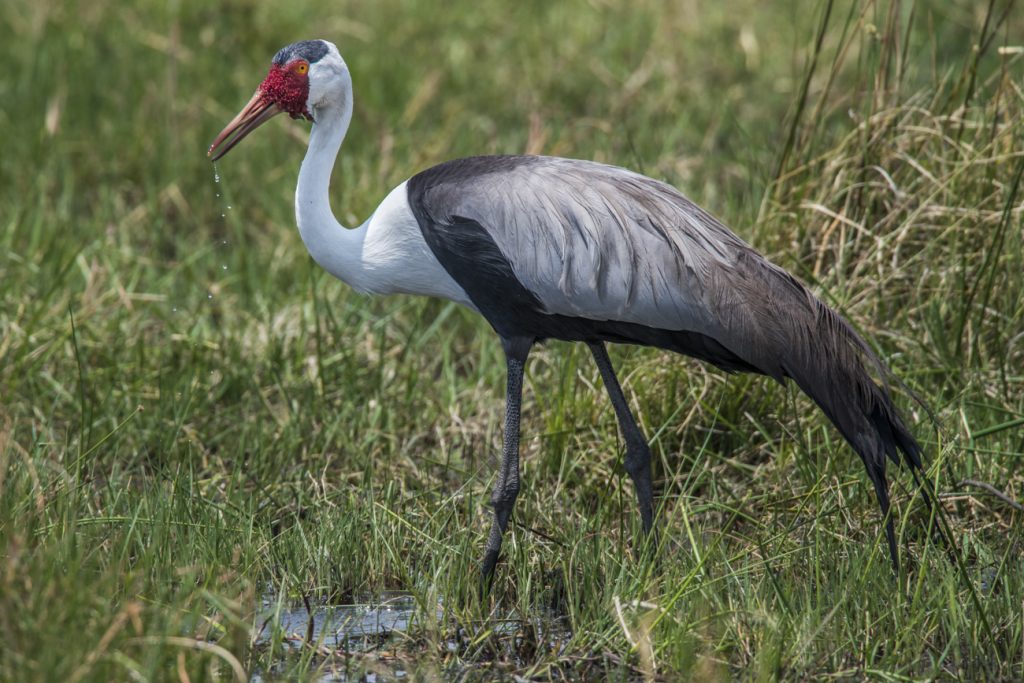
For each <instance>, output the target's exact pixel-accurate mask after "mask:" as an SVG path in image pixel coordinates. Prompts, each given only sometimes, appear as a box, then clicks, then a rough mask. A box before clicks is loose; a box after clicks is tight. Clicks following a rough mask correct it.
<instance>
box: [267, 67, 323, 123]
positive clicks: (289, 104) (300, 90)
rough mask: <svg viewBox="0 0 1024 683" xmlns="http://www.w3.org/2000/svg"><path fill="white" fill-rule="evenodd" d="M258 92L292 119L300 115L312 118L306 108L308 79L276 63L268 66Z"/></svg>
mask: <svg viewBox="0 0 1024 683" xmlns="http://www.w3.org/2000/svg"><path fill="white" fill-rule="evenodd" d="M260 94H262V95H263V99H264V100H265V101H270V102H273V103H274V104H276V105H277V106H278V107H280V108H281V109H282V110H284V111H286V112H288V113H289V114H290V115H291V117H292V118H293V119H297V118H299V117H300V116H304V117H306V118H307V119H308V118H312V117H311V116H310V115H309V112H308V111H307V110H306V98H308V97H309V80H308V79H307V78H306V77H305V76H302V75H300V74H297V73H295V72H294V71H291V70H290V69H285V68H283V67H280V66H277V65H274V66H272V67H270V73H268V74H267V77H266V78H264V79H263V83H261V84H260Z"/></svg>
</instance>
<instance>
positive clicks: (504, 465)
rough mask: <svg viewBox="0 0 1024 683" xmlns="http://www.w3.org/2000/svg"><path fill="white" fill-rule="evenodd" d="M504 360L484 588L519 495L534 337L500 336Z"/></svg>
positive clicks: (488, 582) (482, 570)
mask: <svg viewBox="0 0 1024 683" xmlns="http://www.w3.org/2000/svg"><path fill="white" fill-rule="evenodd" d="M502 345H503V346H504V347H505V362H506V363H507V366H508V368H507V372H508V375H507V388H506V391H505V442H504V447H503V449H502V453H501V469H499V470H498V480H497V481H496V482H494V491H493V492H492V493H491V505H492V506H493V507H494V523H493V524H492V526H491V533H490V535H489V536H488V537H487V549H486V551H485V553H484V559H483V563H482V564H481V567H480V573H481V576H480V578H481V588H482V590H483V591H486V590H487V589H488V588H489V587H490V583H491V579H492V578H493V576H494V566H495V565H496V564H497V563H498V553H499V552H500V551H501V537H502V536H503V535H504V534H505V529H506V527H508V521H509V518H510V517H511V516H512V508H513V507H514V506H515V504H516V496H518V495H519V413H520V407H521V405H522V400H523V371H524V368H525V366H526V357H527V356H528V355H529V354H530V347H531V346H532V345H533V339H530V338H516V339H502Z"/></svg>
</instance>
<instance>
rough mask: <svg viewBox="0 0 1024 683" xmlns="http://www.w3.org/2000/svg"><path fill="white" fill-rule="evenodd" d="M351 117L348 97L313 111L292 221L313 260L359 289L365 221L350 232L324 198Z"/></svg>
mask: <svg viewBox="0 0 1024 683" xmlns="http://www.w3.org/2000/svg"><path fill="white" fill-rule="evenodd" d="M351 120H352V102H351V98H348V99H346V100H345V101H344V102H343V103H340V104H338V105H337V106H332V107H328V108H325V109H323V110H321V111H318V112H317V117H316V122H315V123H314V124H313V128H312V131H311V132H310V135H309V148H308V149H307V150H306V158H305V159H303V161H302V168H301V169H300V170H299V184H298V186H297V187H296V189H295V219H296V221H297V222H298V224H299V234H300V235H301V236H302V241H303V242H304V243H305V244H306V249H308V250H309V253H310V255H311V256H312V257H313V259H314V260H315V261H316V262H317V263H319V264H320V266H321V267H323V268H324V269H325V270H327V271H328V272H329V273H331V274H332V275H334V276H335V277H337V278H339V279H341V280H344V281H345V282H347V283H348V284H349V285H351V286H352V287H353V288H355V289H358V290H364V289H365V286H364V280H365V271H364V269H363V263H362V251H363V242H364V240H365V238H366V224H363V225H362V226H360V227H358V228H354V229H351V230H350V229H347V228H345V227H343V226H342V225H341V224H340V223H339V222H338V221H337V219H336V218H335V217H334V214H333V213H331V200H330V196H329V188H330V184H331V171H332V170H333V169H334V162H335V159H337V156H338V150H339V149H340V148H341V142H342V140H344V139H345V133H346V132H347V131H348V125H349V122H351Z"/></svg>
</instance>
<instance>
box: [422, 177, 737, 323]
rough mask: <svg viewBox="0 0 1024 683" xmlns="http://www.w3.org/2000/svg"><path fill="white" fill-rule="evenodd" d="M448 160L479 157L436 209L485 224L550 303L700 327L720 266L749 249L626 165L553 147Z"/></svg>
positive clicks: (584, 312) (563, 311)
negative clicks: (551, 152) (559, 153)
mask: <svg viewBox="0 0 1024 683" xmlns="http://www.w3.org/2000/svg"><path fill="white" fill-rule="evenodd" d="M450 163H457V164H463V165H465V166H470V167H472V168H464V169H463V170H465V171H466V173H459V174H458V176H459V177H458V182H457V183H451V184H448V185H447V186H446V189H445V190H443V191H439V190H441V188H435V189H434V191H432V193H431V195H432V196H433V198H434V206H435V207H436V209H435V211H432V213H434V215H435V216H437V212H438V210H440V211H441V212H445V213H448V214H449V217H450V216H458V217H463V218H468V219H471V220H474V221H476V222H478V223H480V224H481V225H482V226H484V227H485V229H486V230H487V231H488V233H489V234H490V236H491V237H492V238H493V240H494V241H495V243H496V244H497V245H498V247H499V248H500V249H501V251H502V253H504V255H505V256H506V258H507V259H508V260H509V262H510V264H511V265H512V268H513V270H514V271H515V274H516V277H517V278H518V279H519V281H520V282H522V283H523V285H524V286H525V287H527V288H528V289H529V290H530V291H531V292H533V293H534V294H535V295H536V297H537V298H538V299H539V300H540V301H541V303H542V304H543V306H544V308H545V312H547V313H552V314H560V315H568V316H576V317H582V318H589V319H593V320H617V321H622V322H630V323H637V324H641V325H649V326H654V327H660V328H663V329H671V330H694V329H698V328H700V327H704V326H707V325H708V324H709V323H710V322H711V320H709V318H708V311H707V303H708V302H706V301H704V300H703V297H704V294H705V292H704V289H705V288H706V286H707V283H709V282H710V281H711V280H712V279H713V277H714V276H713V273H714V271H715V270H716V269H720V268H722V267H727V266H728V264H729V263H730V262H731V261H732V260H734V259H735V257H736V254H737V253H738V252H743V251H750V253H754V252H752V251H751V250H750V248H749V247H748V246H747V245H746V244H744V243H743V241H742V240H740V239H739V238H738V237H736V236H735V235H733V234H732V233H731V232H730V231H729V230H728V229H726V228H725V227H724V226H722V225H721V224H720V223H719V222H718V221H716V220H714V219H713V218H712V217H711V216H709V215H708V214H706V213H705V212H703V211H702V210H701V209H700V208H699V207H697V206H696V205H695V204H693V203H692V202H690V201H689V200H687V199H686V198H685V197H683V196H682V195H681V194H680V193H679V192H678V191H677V190H675V189H674V188H672V187H670V186H669V185H666V184H664V183H660V182H657V181H655V180H652V179H650V178H647V177H645V176H642V175H639V174H637V173H633V172H631V171H628V170H625V169H622V168H617V167H612V166H606V165H603V164H597V163H594V162H587V161H577V160H572V159H558V158H550V157H477V158H473V159H463V160H459V161H458V162H450ZM490 169H493V172H488V171H489V170H490ZM470 171H471V172H470Z"/></svg>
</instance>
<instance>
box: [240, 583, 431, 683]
mask: <svg viewBox="0 0 1024 683" xmlns="http://www.w3.org/2000/svg"><path fill="white" fill-rule="evenodd" d="M261 612H262V616H261V618H260V623H261V626H260V628H259V631H258V633H257V634H256V639H255V644H256V645H257V646H258V647H259V646H265V647H269V646H270V643H271V638H272V637H273V635H274V633H275V632H277V633H280V635H281V640H280V643H281V645H282V651H281V653H280V657H279V658H278V659H279V661H281V662H282V663H283V662H284V660H285V658H286V657H287V656H289V655H292V654H297V653H299V652H301V651H303V650H309V648H310V647H312V648H313V650H314V651H315V653H316V654H315V656H316V657H317V658H319V659H322V660H332V661H325V662H324V666H323V673H322V675H321V676H320V677H319V678H317V679H315V680H319V681H325V682H326V681H349V680H360V681H363V680H365V681H385V680H400V679H403V678H405V677H406V671H405V663H404V662H402V661H400V660H398V659H397V658H393V657H389V656H387V653H388V652H390V651H391V650H392V646H393V645H395V644H397V643H398V642H400V641H401V640H403V639H404V636H405V634H406V632H407V631H408V630H409V627H410V624H411V622H412V619H413V616H414V614H415V613H416V603H415V601H414V599H413V597H412V596H411V595H410V594H408V593H401V592H386V593H382V594H377V595H360V596H356V600H355V601H354V602H353V604H345V605H324V604H309V605H307V604H303V603H301V602H300V603H298V604H295V603H294V602H293V601H279V600H278V597H277V596H276V595H274V594H273V593H268V594H266V595H264V597H263V600H262V606H261ZM438 613H439V614H440V606H438ZM372 653H380V654H381V656H379V657H376V658H374V661H373V669H374V670H375V671H373V672H371V671H367V670H366V666H365V662H363V666H360V667H359V669H358V671H351V670H350V669H349V668H348V667H347V666H346V663H347V657H346V655H349V654H364V655H369V654H372ZM283 673H284V669H282V670H280V671H275V670H274V669H273V668H272V669H271V670H270V671H262V672H254V673H253V675H252V677H251V678H250V680H251V681H253V682H263V681H273V680H280V676H281V675H282V674H283Z"/></svg>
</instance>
